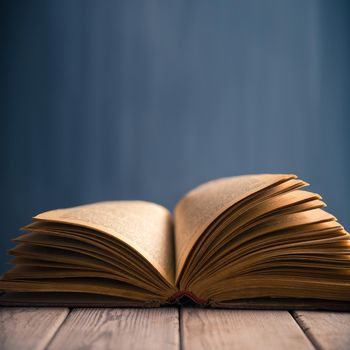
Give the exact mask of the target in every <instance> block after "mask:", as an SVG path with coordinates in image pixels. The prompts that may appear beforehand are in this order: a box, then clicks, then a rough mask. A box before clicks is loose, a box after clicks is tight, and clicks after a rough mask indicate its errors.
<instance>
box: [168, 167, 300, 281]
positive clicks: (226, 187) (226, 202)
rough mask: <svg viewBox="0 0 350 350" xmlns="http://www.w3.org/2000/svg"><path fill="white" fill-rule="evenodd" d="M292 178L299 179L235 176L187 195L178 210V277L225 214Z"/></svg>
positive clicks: (212, 182)
mask: <svg viewBox="0 0 350 350" xmlns="http://www.w3.org/2000/svg"><path fill="white" fill-rule="evenodd" d="M291 178H296V176H295V175H292V174H261V175H245V176H234V177H228V178H222V179H218V180H213V181H210V182H207V183H205V184H203V185H201V186H199V187H197V188H195V189H194V190H192V191H190V192H189V193H187V194H186V195H185V196H184V197H183V198H182V199H181V200H180V201H179V203H178V204H177V206H176V208H175V247H176V276H177V277H178V276H179V275H180V273H181V270H182V268H183V266H184V263H185V261H186V257H187V255H188V254H189V252H190V251H191V249H192V248H193V246H194V244H195V243H196V241H197V240H198V238H199V237H200V235H201V234H202V233H203V232H204V230H205V229H206V228H207V227H208V226H209V225H210V224H211V223H212V222H213V221H214V220H215V219H216V218H217V217H218V216H219V215H220V214H221V213H223V212H224V211H225V210H226V209H228V208H229V207H231V206H232V205H234V204H236V203H237V202H239V201H240V200H242V199H244V198H245V197H247V196H249V195H251V194H253V193H255V192H257V191H259V190H262V189H263V188H266V187H269V186H271V185H274V184H277V183H279V182H281V181H286V180H288V179H291Z"/></svg>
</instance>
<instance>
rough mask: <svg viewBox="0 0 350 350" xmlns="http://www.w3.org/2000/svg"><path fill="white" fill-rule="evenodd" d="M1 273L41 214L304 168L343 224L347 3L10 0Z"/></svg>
mask: <svg viewBox="0 0 350 350" xmlns="http://www.w3.org/2000/svg"><path fill="white" fill-rule="evenodd" d="M0 6H1V11H0V16H1V18H0V26H1V28H0V39H1V41H0V43H1V57H0V88H1V101H0V116H1V125H0V127H1V128H0V143H1V154H0V156H1V158H0V161H1V163H0V164H1V172H0V176H1V181H0V191H1V192H0V202H1V208H0V210H1V211H0V215H1V221H0V232H1V238H0V242H1V251H0V263H1V265H0V266H1V269H5V267H6V266H5V261H6V257H5V252H6V250H7V249H8V248H9V247H10V246H11V245H12V244H11V243H10V239H11V238H13V237H14V236H16V235H17V234H18V231H17V228H18V227H19V226H21V225H24V224H26V223H28V222H29V221H30V218H31V216H32V215H33V214H36V213H38V212H40V211H43V210H48V209H52V208H57V207H65V206H72V205H77V204H81V203H86V202H94V201H100V200H108V199H126V198H141V199H146V200H151V201H156V202H159V203H161V204H164V205H166V206H167V207H169V208H173V206H174V204H175V203H176V201H177V200H178V199H179V197H180V196H181V195H182V194H183V193H184V192H186V191H187V190H189V189H191V188H192V187H194V186H196V185H197V184H199V183H201V182H203V181H206V180H209V179H212V178H216V177H222V176H228V175H237V174H244V173H258V172H295V173H297V174H299V175H300V177H302V178H304V179H305V180H307V181H310V182H311V184H312V187H311V189H312V190H314V191H316V192H320V193H321V194H323V195H324V198H325V200H326V201H327V202H328V209H329V211H331V212H332V213H334V214H335V215H336V216H337V217H338V218H339V220H340V221H341V222H342V223H343V224H344V225H345V226H347V227H348V228H349V227H350V216H349V215H347V214H348V212H349V209H348V198H349V197H350V184H349V181H348V172H349V170H350V166H349V154H348V152H349V151H350V141H349V140H348V131H349V126H350V122H349V117H350V116H349V112H350V66H349V62H350V40H349V38H350V5H349V2H347V1H338V0H336V1H328V0H323V1H312V0H310V1H304V0H303V1H294V0H290V1H281V0H275V1H272V0H265V1H260V0H256V1H243V0H242V1H199V0H198V1H193V0H190V1H189V0H186V1H185V0H183V1H169V2H167V1H164V0H158V1H127V0H125V1H86V0H82V1H71V0H68V1H14V0H12V1H2V2H1V5H0Z"/></svg>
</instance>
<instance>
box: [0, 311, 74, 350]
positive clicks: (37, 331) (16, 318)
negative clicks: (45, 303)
mask: <svg viewBox="0 0 350 350" xmlns="http://www.w3.org/2000/svg"><path fill="white" fill-rule="evenodd" d="M68 313H69V309H67V308H17V307H6V308H1V309H0V347H1V349H3V350H6V349H44V348H45V347H46V346H47V344H48V343H49V341H50V339H51V338H52V336H53V335H54V334H55V333H56V331H57V329H58V328H59V327H60V325H61V324H62V322H63V321H64V320H65V318H66V317H67V315H68Z"/></svg>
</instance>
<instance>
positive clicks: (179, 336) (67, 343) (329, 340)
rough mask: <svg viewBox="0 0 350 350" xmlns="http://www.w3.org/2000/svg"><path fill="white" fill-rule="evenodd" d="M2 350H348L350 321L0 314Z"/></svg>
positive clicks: (251, 315)
mask: <svg viewBox="0 0 350 350" xmlns="http://www.w3.org/2000/svg"><path fill="white" fill-rule="evenodd" d="M0 347H1V349H80V348H84V349H85V348H92V349H216V350H218V349H254V350H255V349H269V350H271V349H283V350H287V349H297V350H303V349H315V348H316V349H332V350H333V349H350V313H341V312H324V311H322V312H321V311H293V312H288V311H251V310H213V309H199V308H186V307H183V308H176V307H172V308H170V307H169V308H156V309H136V308H104V309H102V308H84V309H82V308H79V309H68V308H15V307H13V308H10V307H8V308H0Z"/></svg>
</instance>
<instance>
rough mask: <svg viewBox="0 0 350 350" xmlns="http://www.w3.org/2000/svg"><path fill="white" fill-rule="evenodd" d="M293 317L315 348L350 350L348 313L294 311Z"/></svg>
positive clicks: (349, 315)
mask: <svg viewBox="0 0 350 350" xmlns="http://www.w3.org/2000/svg"><path fill="white" fill-rule="evenodd" d="M293 316H294V317H295V319H296V321H297V322H298V323H299V325H300V326H301V327H302V329H303V330H304V332H305V333H306V335H307V336H308V337H309V338H310V340H311V341H312V343H313V344H314V345H315V346H316V347H317V348H321V349H325V350H327V349H337V350H342V349H344V350H345V349H346V350H348V349H350V313H342V312H325V311H295V312H293Z"/></svg>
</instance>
